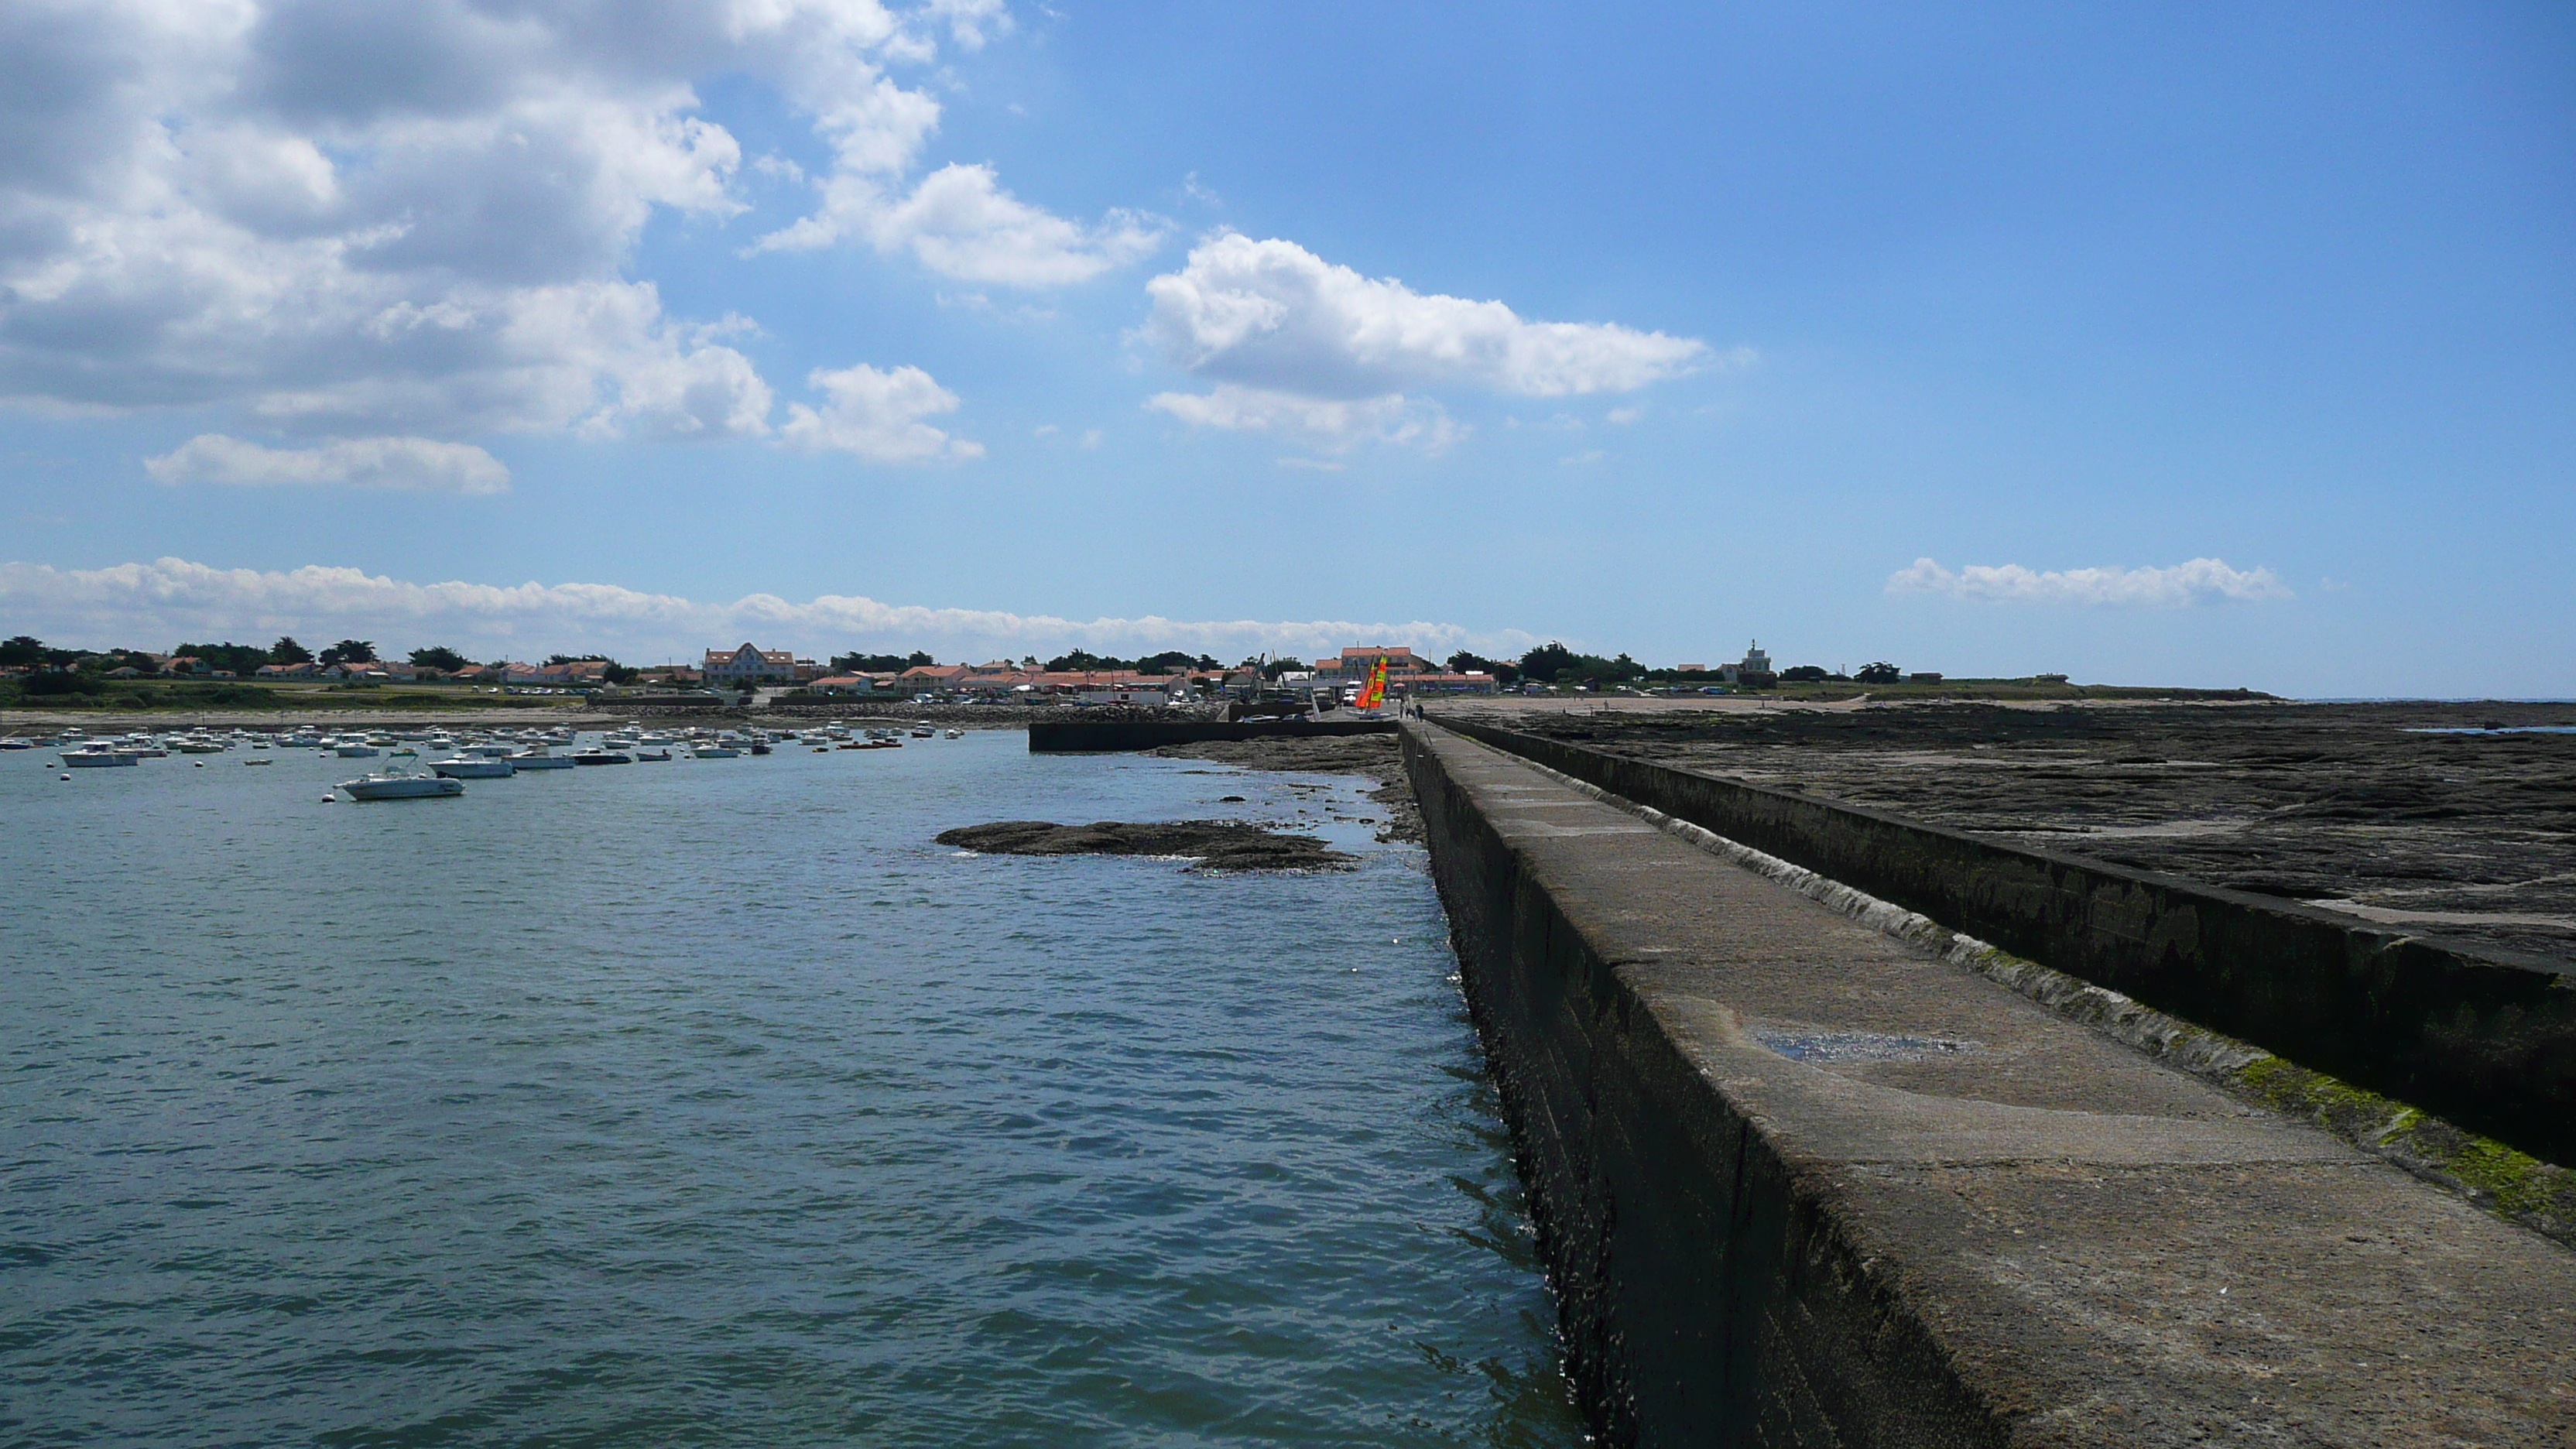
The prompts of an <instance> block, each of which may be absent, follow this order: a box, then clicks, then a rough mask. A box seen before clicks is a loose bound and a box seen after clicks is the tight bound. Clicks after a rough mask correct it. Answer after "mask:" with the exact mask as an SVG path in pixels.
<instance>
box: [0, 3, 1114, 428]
mask: <svg viewBox="0 0 2576 1449" xmlns="http://www.w3.org/2000/svg"><path fill="white" fill-rule="evenodd" d="M1009 27H1010V19H1009V15H1008V12H1007V11H1006V10H1005V9H1004V7H1003V5H1002V4H1001V0H932V3H929V4H927V5H925V6H920V7H916V8H912V9H908V10H903V11H896V10H893V9H889V8H888V7H887V6H886V5H884V4H883V3H880V0H699V3H678V4H656V5H640V6H622V5H606V6H604V5H598V4H594V3H588V0H514V3H512V4H509V5H507V6H495V5H486V4H479V3H468V0H419V3H414V4H405V5H348V4H336V3H329V0H231V3H225V4H215V5H188V4H178V3H159V0H129V3H99V4H76V3H52V0H28V3H24V4H17V5H9V6H0V118H5V124H6V134H7V136H8V138H9V144H8V146H7V147H6V148H4V149H5V154H0V402H7V403H14V404H17V405H19V406H22V407H32V408H38V409H46V410H53V411H69V412H89V413H94V412H99V411H109V412H114V411H124V410H132V409H139V408H153V407H165V406H192V407H193V406H207V405H216V406H229V407H233V408H236V409H239V410H240V411H241V412H243V413H244V414H246V415H247V416H249V417H252V418H255V419H257V420H258V421H259V423H260V424H261V425H262V426H263V427H265V428H269V429H272V430H278V431H284V432H289V433H305V434H311V435H319V436H322V437H348V436H361V435H416V436H424V437H439V436H445V437H456V436H463V435H477V434H493V433H512V432H571V433H574V434H576V435H579V436H584V437H594V438H597V437H651V438H741V437H758V436H763V435H766V434H768V433H769V431H770V427H771V424H770V421H769V419H770V415H771V412H772V408H773V405H774V399H773V396H772V393H771V390H770V388H769V386H768V385H767V384H766V383H765V382H764V381H763V380H762V379H761V377H760V375H759V372H758V370H757V369H756V368H755V366H754V365H753V363H752V361H751V359H750V358H749V357H747V356H746V355H745V354H744V353H742V352H741V351H739V350H737V349H736V347H735V346H733V345H732V342H733V340H734V338H733V333H732V332H731V331H729V330H728V329H726V328H724V327H721V326H718V327H707V326H701V325H696V324H694V323H691V322H689V321H687V320H684V319H678V318H674V317H671V316H669V315H667V314H666V312H665V310H664V307H663V302H662V298H661V295H660V293H659V291H658V290H657V289H656V288H655V287H654V286H653V285H652V284H651V282H649V281H645V280H639V279H636V278H633V277H630V276H627V275H625V270H624V269H625V268H626V267H627V265H628V263H629V260H630V258H631V257H632V255H633V253H634V250H635V246H636V242H637V240H638V238H639V237H640V236H641V235H642V232H643V229H644V227H645V225H646V223H647V221H648V220H649V219H650V218H651V217H652V216H653V215H655V214H656V213H657V212H660V213H671V214H677V215H680V216H683V217H689V218H695V219H699V220H703V221H707V222H711V223H722V222H724V221H726V220H728V219H729V218H732V217H734V216H736V215H737V214H739V213H741V212H742V211H744V209H745V203H744V201H743V200H742V199H741V198H740V196H738V195H737V188H736V182H737V180H738V178H739V176H740V173H741V171H742V168H743V155H742V149H741V146H740V144H739V143H738V142H737V140H736V139H735V137H734V136H733V135H732V134H731V133H730V132H728V131H727V130H726V129H725V128H724V127H723V126H721V125H719V124H717V123H715V122H714V121H712V120H709V119H707V118H706V117H704V116H702V115H701V114H699V110H700V104H699V97H698V93H697V91H696V89H695V84H694V83H695V82H696V81H697V80H699V79H702V78H707V77H716V76H744V77H748V78H750V79H751V80H752V81H753V82H754V83H755V84H761V85H766V86H768V87H769V88H771V89H772V90H773V91H774V92H775V93H777V94H778V95H780V96H782V97H784V98H785V99H786V101H787V102H788V104H789V105H791V106H792V107H794V108H795V109H796V110H797V111H798V113H800V114H802V115H804V116H805V117H807V118H808V119H809V120H810V122H811V124H812V126H813V127H814V129H815V132H816V133H817V134H818V135H819V136H821V137H822V138H823V139H824V140H825V141H826V142H827V143H828V144H829V145H830V147H831V148H832V152H833V155H834V157H835V158H836V159H835V163H834V170H833V173H832V175H831V176H830V177H827V178H826V179H825V183H824V184H825V188H826V192H827V195H828V192H829V188H830V187H831V186H832V185H836V184H839V183H840V182H842V181H844V180H848V179H851V178H857V179H859V180H861V181H864V182H867V183H869V184H873V185H875V186H877V187H878V188H879V189H880V191H881V192H882V194H883V195H884V196H885V197H887V198H890V199H889V200H887V201H886V202H885V203H884V204H883V205H882V206H881V207H879V208H877V210H876V211H866V210H864V209H863V211H862V212H861V213H858V214H857V215H858V219H859V220H861V221H865V222H866V223H867V225H866V226H865V228H864V229H863V233H862V234H863V235H864V236H865V237H866V238H867V239H868V240H871V241H874V242H876V243H878V244H880V245H883V246H885V247H887V248H888V249H890V250H901V251H903V252H905V253H906V254H908V255H913V256H917V257H919V258H921V259H922V261H923V262H924V264H925V265H928V266H930V267H932V268H934V269H939V270H946V271H949V272H953V273H955V274H958V275H969V276H975V277H978V278H992V279H996V280H1006V281H1010V282H1014V283H1017V284H1021V285H1046V284H1053V283H1056V282H1061V281H1067V280H1078V279H1080V278H1081V277H1084V276H1088V275H1091V274H1093V273H1094V272H1096V271H1097V270H1099V269H1100V268H1101V267H1103V266H1107V265H1115V264H1117V263H1118V262H1119V261H1122V260H1126V259H1132V258H1133V257H1135V256H1138V255H1141V254H1142V249H1143V248H1144V247H1145V246H1146V245H1147V244H1148V238H1149V234H1150V233H1151V232H1152V231H1153V228H1152V227H1151V226H1150V225H1147V224H1146V223H1143V222H1141V221H1136V220H1133V219H1130V218H1127V217H1125V216H1124V214H1113V216H1112V217H1111V218H1110V219H1108V220H1107V221H1104V222H1103V223H1101V224H1100V225H1099V226H1095V227H1082V226H1077V225H1075V224H1073V223H1070V222H1066V221H1063V220H1062V219H1060V218H1057V217H1054V216H1052V215H1050V214H1049V213H1047V212H1046V211H1044V210H1043V209H1041V208H1039V207H1037V206H1035V205H1033V204H1031V203H1028V202H1026V201H1023V200H1020V199H1018V198H1016V197H1014V196H1012V195H1011V194H1010V193H1009V192H1008V191H1006V190H1004V189H1003V188H1002V187H1001V186H1000V184H999V182H998V180H997V179H996V178H995V177H994V175H993V173H992V172H991V171H990V170H989V169H988V168H983V167H962V168H960V167H951V168H947V169H946V170H942V171H939V172H935V173H933V174H932V175H931V176H930V177H929V178H927V179H925V180H923V181H922V182H921V183H920V184H919V185H917V186H911V187H909V188H907V187H906V186H905V185H904V184H903V178H904V177H905V176H906V175H907V174H908V172H909V171H910V170H911V169H912V168H913V167H914V166H915V165H916V163H917V161H918V159H919V156H920V153H921V151H922V149H923V147H924V145H925V144H926V142H927V140H928V138H929V137H930V136H931V135H932V134H933V133H934V132H935V131H936V129H937V126H938V121H939V113H940V107H939V104H938V103H937V102H936V101H935V100H933V99H932V98H931V97H930V96H929V95H927V94H926V93H925V92H924V91H922V90H920V89H918V88H908V87H906V86H904V85H901V84H898V83H897V82H896V80H895V79H894V78H893V77H892V75H891V74H890V68H900V67H904V66H920V65H924V64H928V63H931V62H933V61H934V60H935V58H936V55H937V51H938V46H939V44H941V43H951V44H955V45H958V46H962V47H965V48H969V49H971V48H974V47H976V46H979V45H981V44H983V43H985V41H986V40H987V39H989V38H991V37H993V36H996V35H999V34H1002V33H1005V32H1006V31H1007V30H1008V29H1009ZM943 37H944V42H943ZM781 169H782V168H780V167H777V166H772V167H769V168H768V170H770V171H771V172H777V171H780V170H781ZM879 212H882V215H880V214H878V213H879ZM822 214H825V215H829V214H833V213H832V212H831V207H830V205H829V203H828V201H827V204H826V206H825V209H824V213H822Z"/></svg>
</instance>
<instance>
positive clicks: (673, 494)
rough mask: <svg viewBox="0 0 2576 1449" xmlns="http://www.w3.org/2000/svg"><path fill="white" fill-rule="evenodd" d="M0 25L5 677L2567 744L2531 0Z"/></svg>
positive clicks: (2556, 413) (2565, 248) (983, 9)
mask: <svg viewBox="0 0 2576 1449" xmlns="http://www.w3.org/2000/svg"><path fill="white" fill-rule="evenodd" d="M0 31H5V32H6V33H0V72H11V71H14V72H15V73H14V74H6V73H0V96H6V97H8V99H6V100H0V138H5V140H6V141H7V143H8V144H7V145H6V146H5V148H0V151H5V153H6V154H7V157H8V158H10V159H6V160H0V287H5V290H0V396H5V397H6V398H7V399H8V400H9V403H10V406H8V407H7V408H6V410H5V411H0V459H5V468H0V528H5V538H6V543H5V546H0V628H4V629H5V630H6V631H7V632H12V633H14V632H21V631H26V632H35V633H38V634H40V635H43V636H45V637H47V638H49V639H57V640H61V641H65V642H74V643H88V644H106V643H137V644H143V645H150V646H156V647H157V646H162V645H167V644H169V643H171V642H175V641H176V640H177V639H178V638H180V637H188V638H199V637H205V636H207V635H225V636H227V637H236V638H245V639H248V638H251V637H253V636H258V637H261V638H265V637H268V636H269V635H272V634H274V633H275V632H281V631H293V632H298V633H300V634H304V635H313V634H322V635H328V636H331V637H337V636H338V635H340V634H342V633H356V634H359V635H360V636H362V637H372V638H376V639H378V640H379V642H380V643H386V644H390V645H393V646H396V647H410V646H413V645H419V644H427V643H433V642H447V643H455V644H458V645H460V646H463V647H467V648H468V649H469V650H470V651H471V652H476V653H485V654H501V653H513V654H527V653H536V652H550V651H552V650H556V649H576V648H606V649H609V650H610V651H612V652H617V653H620V654H621V655H623V656H624V657H628V658H633V659H659V658H666V657H680V656H685V655H688V654H691V653H693V652H694V651H695V650H696V649H698V648H701V647H705V646H710V645H721V644H730V643H733V642H738V641H739V639H740V638H742V637H753V638H757V639H759V640H760V641H761V642H763V643H764V644H769V645H772V646H773V647H780V646H787V647H795V648H798V649H800V650H805V651H828V650H837V649H845V648H851V647H860V646H866V647H871V648H876V647H904V648H910V647H914V646H916V645H918V646H922V647H928V648H930V649H932V650H933V652H935V653H938V654H939V655H940V656H941V657H943V658H954V657H973V658H983V657H988V656H989V655H991V654H994V653H1001V652H1008V653H1011V654H1014V655H1016V654H1018V653H1021V652H1024V651H1027V650H1037V651H1039V652H1051V651H1053V650H1056V649H1060V648H1063V647H1067V646H1070V645H1072V644H1086V645H1088V646H1090V647H1093V648H1095V649H1105V650H1114V651H1118V652H1127V651H1129V650H1138V649H1144V648H1147V647H1149V646H1150V647H1155V648H1159V647H1164V646H1166V645H1173V646H1182V647H1189V648H1192V649H1200V648H1206V649H1211V650H1213V651H1214V652H1217V653H1220V654H1238V653H1248V652H1250V651H1252V650H1254V649H1292V650H1298V651H1306V650H1321V649H1327V648H1337V647H1339V646H1340V645H1341V644H1343V643H1359V642H1380V641H1393V642H1410V643H1413V644H1415V645H1416V646H1417V647H1422V648H1426V649H1434V650H1439V651H1442V652H1445V651H1446V650H1447V649H1450V648H1456V647H1462V646H1463V647H1472V648H1477V649H1480V650H1482V651H1484V652H1488V653H1492V652H1497V651H1501V650H1514V651H1516V650H1517V649H1518V648H1519V647H1525V646H1526V644H1528V643H1530V642H1534V641H1536V640H1540V639H1546V638H1552V637H1561V638H1564V639H1566V640H1568V641H1569V642H1573V643H1576V644H1578V645H1580V646H1582V647H1586V648H1593V649H1601V650H1618V649H1626V650H1629V651H1631V652H1633V653H1635V654H1636V655H1637V656H1638V657H1639V658H1642V659H1646V660H1648V661H1650V662H1681V661H1714V660H1717V659H1720V658H1726V657H1732V656H1733V655H1734V654H1736V653H1738V652H1740V651H1741V650H1742V648H1743V646H1744V643H1745V641H1746V640H1747V639H1748V638H1752V637H1755V636H1758V637H1760V638H1761V639H1762V641H1763V643H1764V644H1765V646H1766V647H1767V648H1769V649H1770V650H1771V651H1772V652H1773V653H1774V654H1775V655H1776V656H1778V657H1780V658H1781V659H1782V660H1783V661H1784V662H1817V663H1823V664H1827V665H1836V664H1852V665H1857V664H1859V663H1862V662H1866V661H1868V660H1871V659H1881V658H1884V659H1890V660H1894V661H1896V662H1898V663H1900V664H1903V665H1905V666H1907V667H1909V668H1923V669H1942V670H1946V671H1948V672H1950V673H1952V674H1989V673H1998V674H2022V673H2029V672H2033V671H2039V670H2062V671H2066V672H2070V673H2073V674H2075V675H2077V676H2078V677H2080V678H2086V679H2100V680H2107V681H2115V682H2163V683H2186V684H2201V685H2222V686H2223V685H2235V684H2248V685H2253V686H2256V687H2259V688H2270V689H2277V690H2282V691H2286V692H2292V693H2298V694H2305V695H2377V694H2392V693H2430V694H2506V695H2524V696H2529V695H2550V696H2569V695H2576V646H2572V645H2571V631H2570V629H2569V627H2568V623H2567V621H2568V620H2569V619H2571V618H2576V568H2571V567H2570V566H2569V564H2568V563H2567V561H2566V552H2567V544H2566V540H2567V539H2568V538H2569V537H2570V536H2571V535H2576V527H2571V525H2576V502H2571V498H2576V487H2571V482H2576V479H2571V467H2570V465H2571V462H2576V406H2571V404H2576V12H2570V11H2568V10H2567V9H2565V8H2564V7H2559V6H2541V5H2534V6H2474V5H2439V6H2433V5H2423V6H2359V5H2334V6H2264V7H2244V8H2221V7H2206V8H2202V9H2196V10H2195V9H2183V8H2175V7H2144V6H2135V7H2119V8H2081V7H2069V6H2062V5H2060V6H2045V7H2042V6H2030V7H2020V8H2013V7H2000V6H1997V7H1973V8H1970V7H1945V8H1940V9H1934V8H1918V7H1857V6H1810V7H1797V8H1795V9H1794V11H1792V10H1787V9H1783V8H1778V7H1758V8H1757V7H1713V6H1704V5H1695V6H1676V7H1669V8H1656V7H1645V6H1635V7H1623V8H1620V9H1618V10H1616V11H1615V12H1614V13H1610V14H1606V15H1605V14H1604V13H1602V10H1601V8H1600V7H1589V6H1586V7H1575V6H1563V7H1494V8H1490V9H1478V10H1469V9H1464V8H1455V7H1388V6H1372V5H1317V4H1300V5H1293V6H1292V5H1267V6H1265V5H1251V4H1240V5H1224V6H1206V5H1187V6H1185V5H1172V6H1167V7H1151V6H1141V5H1130V6H1090V5H1084V4H1080V3H1060V4H1054V5H1045V6H1037V5H1025V4H1016V5H1008V6H1005V5H1004V4H1001V3H997V0H950V3H946V4H939V5H933V6H928V7H917V8H904V7H894V8H886V7H881V6H879V5H876V4H873V3H856V0H832V3H825V0H778V3H774V4H773V3H754V0H729V3H707V4H681V3H677V0H669V3H663V4H658V5H619V6H610V5H605V4H579V3H533V0H516V3H510V4H498V3H494V4H486V5H469V4H445V5H440V4H421V5H414V6H407V7H400V8H399V9H397V8H395V7H382V8H381V9H380V8H378V7H347V6H334V5H327V4H325V5H302V6H299V5H273V4H259V5H253V4H249V3H243V4H240V5H237V6H195V5H184V6H183V5H176V4H163V3H146V0H133V3H128V4H123V5H112V4H101V5H64V6H52V5H42V4H35V5H27V6H19V7H12V8H11V9H10V11H9V13H8V14H7V16H6V17H5V18H0ZM1927 559H1928V560H1932V561H1933V562H1932V563H1929V564H1925V563H1920V562H1918V561H1919V560H1927Z"/></svg>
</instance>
